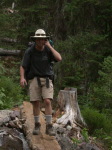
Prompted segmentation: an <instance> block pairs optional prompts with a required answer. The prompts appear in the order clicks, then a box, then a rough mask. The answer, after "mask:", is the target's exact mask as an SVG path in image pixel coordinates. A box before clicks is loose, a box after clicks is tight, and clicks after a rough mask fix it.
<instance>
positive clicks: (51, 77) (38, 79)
mask: <svg viewBox="0 0 112 150" xmlns="http://www.w3.org/2000/svg"><path fill="white" fill-rule="evenodd" d="M40 78H45V79H46V87H47V88H49V79H51V80H52V82H53V83H54V76H47V77H40V76H39V77H38V76H37V83H38V86H39V87H42V84H41V80H40Z"/></svg>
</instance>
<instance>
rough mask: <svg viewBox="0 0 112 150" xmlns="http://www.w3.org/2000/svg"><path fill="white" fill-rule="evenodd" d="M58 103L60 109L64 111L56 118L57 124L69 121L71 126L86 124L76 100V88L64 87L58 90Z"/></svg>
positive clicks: (64, 123)
mask: <svg viewBox="0 0 112 150" xmlns="http://www.w3.org/2000/svg"><path fill="white" fill-rule="evenodd" d="M58 104H59V106H60V110H61V111H64V114H63V115H62V116H61V117H60V118H59V119H58V120H57V123H58V124H62V125H66V124H67V123H69V124H71V126H73V125H74V124H76V125H77V124H78V125H79V126H80V127H81V126H82V127H83V126H85V125H86V124H85V122H84V120H83V117H82V115H81V112H80V108H79V105H78V102H77V89H76V88H65V90H60V92H59V94H58Z"/></svg>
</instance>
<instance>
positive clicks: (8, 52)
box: [0, 48, 21, 56]
mask: <svg viewBox="0 0 112 150" xmlns="http://www.w3.org/2000/svg"><path fill="white" fill-rule="evenodd" d="M20 54H21V50H4V49H3V48H0V56H18V55H20Z"/></svg>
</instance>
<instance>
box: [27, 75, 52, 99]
mask: <svg viewBox="0 0 112 150" xmlns="http://www.w3.org/2000/svg"><path fill="white" fill-rule="evenodd" d="M40 81H41V85H42V86H41V87H40V86H39V85H38V82H37V78H36V77H35V78H34V79H32V80H29V94H30V101H37V100H39V101H40V100H42V99H46V98H49V99H53V93H54V90H53V84H52V80H50V79H49V88H47V87H46V79H45V78H40Z"/></svg>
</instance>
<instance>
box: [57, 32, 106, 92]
mask: <svg viewBox="0 0 112 150" xmlns="http://www.w3.org/2000/svg"><path fill="white" fill-rule="evenodd" d="M106 39H107V36H104V35H98V34H93V33H88V32H84V33H81V34H79V35H77V36H71V37H69V38H68V39H67V40H65V41H58V42H57V43H56V49H59V50H60V53H61V54H62V58H63V61H62V62H61V63H60V65H59V66H58V68H59V67H60V68H59V69H58V68H56V70H57V72H58V76H60V79H59V80H58V82H59V83H57V85H58V86H59V87H60V85H61V87H62V85H63V87H65V86H72V87H74V86H75V87H77V88H78V89H80V90H81V88H82V87H83V89H84V90H85V91H83V92H84V93H87V92H88V88H89V86H90V83H91V82H95V81H96V79H97V77H98V76H99V74H98V70H99V68H100V67H101V66H100V63H101V62H102V61H103V57H104V56H103V54H104V53H105V47H104V46H103V44H102V43H105V41H106ZM103 49H104V51H103ZM102 51H103V53H102ZM106 52H107V51H106ZM63 68H64V69H63Z"/></svg>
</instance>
